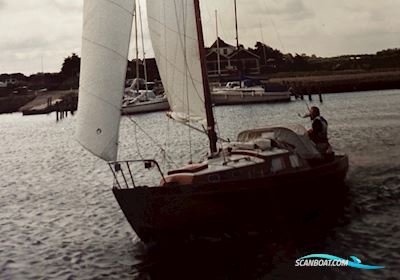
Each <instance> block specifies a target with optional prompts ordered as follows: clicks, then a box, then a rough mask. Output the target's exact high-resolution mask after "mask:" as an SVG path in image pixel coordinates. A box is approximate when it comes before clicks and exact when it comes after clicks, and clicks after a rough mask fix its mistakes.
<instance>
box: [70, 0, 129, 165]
mask: <svg viewBox="0 0 400 280" xmlns="http://www.w3.org/2000/svg"><path fill="white" fill-rule="evenodd" d="M83 9H84V13H83V33H82V53H81V57H82V58H81V71H80V86H79V103H78V127H77V138H78V141H79V142H80V143H81V145H82V146H84V147H85V148H86V149H87V150H89V151H91V152H92V153H93V154H95V155H97V156H99V157H100V158H102V159H104V160H106V161H113V160H116V159H117V151H118V134H119V123H120V117H121V104H122V97H123V94H124V88H125V75H126V67H127V62H128V51H129V41H130V34H131V29H132V14H133V9H134V1H133V0H85V1H84V7H83Z"/></svg>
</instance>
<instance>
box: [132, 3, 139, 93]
mask: <svg viewBox="0 0 400 280" xmlns="http://www.w3.org/2000/svg"><path fill="white" fill-rule="evenodd" d="M134 3H135V9H134V11H133V12H134V16H135V48H136V83H137V84H136V86H137V89H136V93H137V94H139V77H140V75H139V44H138V12H137V11H138V9H137V2H136V0H135V1H134Z"/></svg>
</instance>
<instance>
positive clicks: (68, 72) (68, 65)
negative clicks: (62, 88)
mask: <svg viewBox="0 0 400 280" xmlns="http://www.w3.org/2000/svg"><path fill="white" fill-rule="evenodd" d="M80 65H81V59H80V57H79V56H78V55H77V54H76V53H73V54H72V55H71V56H68V57H67V58H66V59H65V60H64V63H63V65H62V68H61V74H62V75H63V76H64V77H66V78H72V77H73V78H75V77H77V76H78V74H79V69H80Z"/></svg>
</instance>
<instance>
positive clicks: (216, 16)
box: [215, 10, 221, 85]
mask: <svg viewBox="0 0 400 280" xmlns="http://www.w3.org/2000/svg"><path fill="white" fill-rule="evenodd" d="M215 31H216V34H217V67H218V84H219V85H221V59H220V53H219V52H220V50H219V35H218V12H217V10H215Z"/></svg>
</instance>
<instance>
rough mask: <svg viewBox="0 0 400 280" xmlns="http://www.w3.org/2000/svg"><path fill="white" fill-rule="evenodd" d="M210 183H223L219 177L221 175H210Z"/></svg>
mask: <svg viewBox="0 0 400 280" xmlns="http://www.w3.org/2000/svg"><path fill="white" fill-rule="evenodd" d="M208 181H209V182H211V183H212V182H219V181H221V178H220V177H219V175H218V174H213V175H210V176H208Z"/></svg>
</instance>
